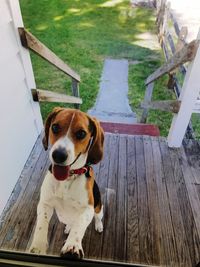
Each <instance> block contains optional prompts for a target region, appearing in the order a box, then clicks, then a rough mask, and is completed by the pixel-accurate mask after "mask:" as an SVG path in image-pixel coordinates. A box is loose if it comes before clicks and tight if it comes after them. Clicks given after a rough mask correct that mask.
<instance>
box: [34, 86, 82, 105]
mask: <svg viewBox="0 0 200 267" xmlns="http://www.w3.org/2000/svg"><path fill="white" fill-rule="evenodd" d="M31 91H32V96H33V100H34V101H36V102H38V101H39V102H59V103H72V104H82V99H81V98H79V97H75V96H69V95H64V94H60V93H55V92H52V91H48V90H41V89H32V90H31Z"/></svg>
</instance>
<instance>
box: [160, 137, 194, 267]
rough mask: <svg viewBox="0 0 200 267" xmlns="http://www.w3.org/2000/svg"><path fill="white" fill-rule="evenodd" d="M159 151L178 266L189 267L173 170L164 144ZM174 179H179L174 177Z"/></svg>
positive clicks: (167, 149) (164, 143) (189, 261)
mask: <svg viewBox="0 0 200 267" xmlns="http://www.w3.org/2000/svg"><path fill="white" fill-rule="evenodd" d="M160 149H161V154H162V162H163V173H164V177H165V184H166V188H167V193H168V202H169V207H170V213H171V219H172V225H173V229H174V236H175V240H176V249H177V253H178V258H179V264H180V265H183V266H191V259H190V255H189V251H188V247H187V239H186V235H185V229H184V226H183V220H182V215H181V212H180V206H179V201H178V197H177V191H176V186H177V182H176V180H175V177H174V168H173V166H172V163H171V159H170V155H169V148H168V146H167V143H166V142H160ZM176 179H179V178H178V177H176Z"/></svg>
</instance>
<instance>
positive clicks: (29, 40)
mask: <svg viewBox="0 0 200 267" xmlns="http://www.w3.org/2000/svg"><path fill="white" fill-rule="evenodd" d="M18 31H19V35H20V39H21V43H22V46H23V47H25V48H27V49H30V50H32V51H33V52H34V53H36V54H37V55H39V56H40V57H42V58H43V59H45V60H47V61H48V62H49V63H51V64H52V65H54V66H55V67H56V68H58V69H59V70H61V71H62V72H64V73H65V74H67V75H68V76H69V77H70V78H71V79H72V94H73V96H67V95H64V94H59V93H55V92H52V91H48V90H41V89H36V88H32V96H33V100H34V101H43V102H44V101H45V102H60V103H73V104H74V106H75V108H79V106H80V104H82V100H81V98H79V82H80V76H79V75H78V74H77V73H76V72H75V71H74V70H73V69H71V68H70V67H69V66H68V65H67V64H66V63H65V62H63V61H62V60H61V59H60V58H59V57H58V56H57V55H56V54H54V53H53V52H52V51H51V50H50V49H49V48H47V47H46V46H45V45H44V44H43V43H42V42H40V41H39V40H38V39H37V38H36V37H35V36H34V35H32V34H31V33H30V32H28V31H27V30H25V29H24V28H18Z"/></svg>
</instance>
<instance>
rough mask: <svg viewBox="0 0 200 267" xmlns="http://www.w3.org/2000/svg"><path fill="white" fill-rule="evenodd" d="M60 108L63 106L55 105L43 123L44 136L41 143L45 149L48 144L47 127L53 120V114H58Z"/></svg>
mask: <svg viewBox="0 0 200 267" xmlns="http://www.w3.org/2000/svg"><path fill="white" fill-rule="evenodd" d="M61 110H63V108H60V107H56V108H54V109H53V111H52V112H51V113H50V114H49V115H48V117H47V119H46V121H45V124H44V137H43V139H42V143H43V146H44V149H45V150H47V149H48V144H49V128H50V126H51V122H52V120H53V118H55V116H56V115H57V114H58V112H60V111H61Z"/></svg>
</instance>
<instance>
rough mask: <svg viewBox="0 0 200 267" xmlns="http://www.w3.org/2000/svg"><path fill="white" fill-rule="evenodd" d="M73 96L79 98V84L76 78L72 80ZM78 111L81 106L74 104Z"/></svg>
mask: <svg viewBox="0 0 200 267" xmlns="http://www.w3.org/2000/svg"><path fill="white" fill-rule="evenodd" d="M72 94H73V96H76V97H79V84H78V81H76V80H75V79H74V78H72ZM74 107H75V108H76V109H80V104H76V103H75V104H74Z"/></svg>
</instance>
